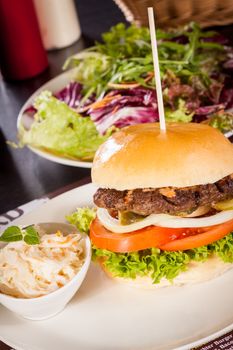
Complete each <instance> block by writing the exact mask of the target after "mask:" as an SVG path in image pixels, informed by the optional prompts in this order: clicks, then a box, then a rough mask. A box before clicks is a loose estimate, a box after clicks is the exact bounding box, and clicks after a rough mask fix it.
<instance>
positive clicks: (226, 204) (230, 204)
mask: <svg viewBox="0 0 233 350" xmlns="http://www.w3.org/2000/svg"><path fill="white" fill-rule="evenodd" d="M212 207H213V208H214V209H216V210H233V199H230V200H227V201H222V202H218V203H215V204H213V205H212Z"/></svg>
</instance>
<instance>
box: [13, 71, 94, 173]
mask: <svg viewBox="0 0 233 350" xmlns="http://www.w3.org/2000/svg"><path fill="white" fill-rule="evenodd" d="M72 74H73V69H70V70H68V71H66V72H63V73H61V74H59V75H58V76H56V77H55V78H53V79H51V80H49V81H48V82H47V83H45V84H44V85H42V86H41V87H40V88H39V89H38V90H36V91H35V92H34V93H33V94H32V95H31V96H30V97H29V99H28V100H27V101H26V102H25V104H24V105H23V106H22V108H21V110H20V112H19V115H18V119H17V128H18V130H19V128H20V125H21V124H22V125H23V126H24V127H25V128H26V129H29V128H30V126H31V124H32V122H33V117H32V115H31V113H30V112H29V111H28V109H29V108H30V107H31V106H32V105H33V103H34V100H35V98H36V97H37V96H38V95H39V94H40V92H42V91H44V90H49V91H51V92H53V93H55V92H57V91H60V90H61V89H63V88H64V86H66V85H67V84H69V82H70V81H71V80H72ZM28 148H29V149H30V150H31V151H32V152H34V153H36V154H37V155H39V156H41V157H43V158H45V159H48V160H50V161H52V162H55V163H59V164H64V165H69V166H74V167H80V168H91V166H92V162H85V161H81V160H74V159H68V158H65V157H62V156H58V155H55V154H53V153H50V152H46V151H44V150H41V149H39V148H36V147H33V146H28Z"/></svg>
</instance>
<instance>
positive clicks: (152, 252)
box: [66, 208, 233, 283]
mask: <svg viewBox="0 0 233 350" xmlns="http://www.w3.org/2000/svg"><path fill="white" fill-rule="evenodd" d="M95 215H96V212H95V210H94V209H89V208H88V209H87V208H83V209H77V212H75V213H73V214H72V215H70V216H67V217H66V218H67V220H68V221H69V222H70V223H72V224H74V225H76V226H77V227H78V228H80V227H85V232H86V233H88V231H89V227H90V223H91V221H92V220H93V219H94V218H95ZM87 223H89V226H88V224H87ZM92 251H93V254H92V258H93V260H97V259H100V260H101V261H102V262H103V264H104V265H105V267H106V268H107V270H108V271H109V272H110V273H111V274H112V276H114V277H123V278H132V279H134V278H136V277H137V276H140V277H143V276H148V275H149V276H151V278H152V280H153V283H159V282H160V281H161V279H163V278H166V279H167V280H169V281H170V282H172V280H173V279H174V278H175V277H176V276H178V275H179V274H180V273H181V272H183V271H186V270H187V269H188V265H189V263H190V262H192V261H196V262H204V261H206V260H207V259H208V258H209V257H211V256H213V255H216V256H218V257H219V258H220V259H221V260H223V261H224V262H225V263H233V233H230V234H229V235H227V236H225V237H224V238H222V239H220V240H218V241H216V242H214V243H212V244H209V245H206V246H202V247H199V248H194V249H190V250H186V251H177V252H168V251H162V250H160V249H158V248H151V249H146V250H140V251H137V252H133V253H114V252H111V251H109V250H105V249H99V248H97V247H95V246H93V247H92Z"/></svg>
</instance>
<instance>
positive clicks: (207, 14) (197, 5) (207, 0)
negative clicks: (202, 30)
mask: <svg viewBox="0 0 233 350" xmlns="http://www.w3.org/2000/svg"><path fill="white" fill-rule="evenodd" d="M114 1H115V3H116V4H117V5H118V6H119V8H120V9H121V10H122V12H123V13H124V15H125V17H126V19H127V20H128V21H129V22H133V23H135V24H137V25H148V18H147V7H150V6H151V7H153V8H154V10H155V13H156V24H157V25H158V26H159V27H177V26H178V25H183V24H186V23H188V22H190V21H195V22H197V23H199V24H200V25H201V26H202V27H209V26H216V25H217V26H218V25H226V24H231V23H233V0H114Z"/></svg>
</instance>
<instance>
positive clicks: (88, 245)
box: [0, 233, 92, 303]
mask: <svg viewBox="0 0 233 350" xmlns="http://www.w3.org/2000/svg"><path fill="white" fill-rule="evenodd" d="M80 234H81V235H82V236H83V237H84V239H85V247H86V249H85V250H86V254H85V258H84V263H83V265H82V266H81V269H80V270H78V271H77V273H76V275H75V276H74V277H73V278H72V279H71V280H70V281H69V282H67V283H66V284H65V285H64V286H63V287H60V288H58V289H57V290H55V291H53V292H51V293H49V294H46V295H42V296H40V297H35V298H16V297H13V296H11V295H7V294H4V293H0V298H4V299H6V300H14V302H15V303H22V302H24V303H27V302H30V303H36V302H37V301H41V300H42V299H43V300H49V299H50V298H53V297H54V296H55V295H59V294H61V293H63V292H64V290H65V289H67V288H69V286H70V285H71V284H73V283H74V282H75V281H76V280H77V279H78V278H79V274H80V273H81V272H82V271H83V270H85V268H86V265H88V264H89V259H91V253H92V250H91V242H90V238H89V236H88V235H87V234H86V233H80Z"/></svg>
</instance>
